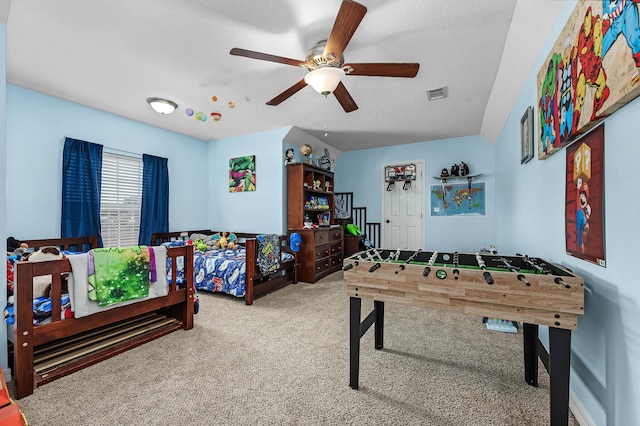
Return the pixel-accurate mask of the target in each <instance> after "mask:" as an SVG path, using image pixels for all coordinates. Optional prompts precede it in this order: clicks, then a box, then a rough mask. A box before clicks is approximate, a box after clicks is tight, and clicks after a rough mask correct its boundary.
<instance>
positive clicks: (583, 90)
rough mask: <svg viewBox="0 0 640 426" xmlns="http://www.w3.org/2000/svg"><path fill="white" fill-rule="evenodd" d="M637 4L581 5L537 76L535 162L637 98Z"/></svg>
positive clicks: (612, 0)
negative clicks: (536, 142)
mask: <svg viewBox="0 0 640 426" xmlns="http://www.w3.org/2000/svg"><path fill="white" fill-rule="evenodd" d="M638 7H640V4H639V3H638V1H637V0H603V1H601V2H596V1H587V0H579V1H578V3H577V5H576V7H575V9H574V11H573V13H572V14H571V16H570V17H569V19H568V21H567V23H566V25H565V27H564V29H563V30H562V32H561V33H560V36H559V37H558V40H557V41H556V43H555V45H554V46H553V48H552V50H551V52H550V53H549V56H548V57H547V59H546V61H545V62H544V63H543V66H542V69H541V70H540V72H539V73H538V81H537V83H538V89H537V90H538V92H537V99H538V117H539V119H538V122H539V125H538V135H537V140H538V159H541V160H542V159H545V158H548V157H549V156H550V155H552V154H553V153H555V152H557V151H558V150H560V149H562V148H563V147H564V146H566V145H568V144H570V143H572V142H573V141H575V140H576V139H577V138H578V137H579V136H580V135H582V134H584V133H586V132H587V131H588V130H590V129H592V128H593V127H595V126H596V125H597V124H598V123H599V122H600V121H602V120H603V119H604V118H605V117H606V116H608V115H611V114H613V113H614V112H615V111H617V110H618V109H620V108H622V107H623V106H624V105H626V104H627V103H629V102H630V101H631V100H633V99H634V98H636V97H637V96H638V95H640V24H639V22H638Z"/></svg>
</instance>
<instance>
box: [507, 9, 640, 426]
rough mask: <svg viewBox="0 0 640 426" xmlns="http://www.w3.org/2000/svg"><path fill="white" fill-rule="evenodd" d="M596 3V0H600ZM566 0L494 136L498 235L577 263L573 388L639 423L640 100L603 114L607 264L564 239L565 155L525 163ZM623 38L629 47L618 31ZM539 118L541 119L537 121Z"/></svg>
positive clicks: (606, 411) (597, 408)
mask: <svg viewBox="0 0 640 426" xmlns="http://www.w3.org/2000/svg"><path fill="white" fill-rule="evenodd" d="M598 3H599V2H598ZM575 4H576V2H575V1H568V2H566V4H565V7H564V9H563V14H562V16H561V17H560V18H559V20H558V22H557V23H556V26H555V28H554V30H553V32H552V34H551V35H550V37H549V39H548V42H547V46H546V47H545V48H544V49H543V52H545V53H544V54H543V55H542V57H541V58H540V59H539V61H538V63H537V65H536V66H535V67H534V70H532V74H531V76H530V78H529V80H528V82H527V84H526V87H525V88H524V90H523V92H522V95H521V97H520V99H519V101H518V103H517V105H516V106H515V108H514V110H513V112H512V114H511V117H510V118H509V120H508V122H507V124H506V126H505V128H504V130H503V132H502V135H501V136H500V138H499V140H498V142H497V151H496V194H497V195H496V210H497V212H498V215H497V221H498V222H497V223H499V224H500V225H499V226H498V227H497V229H496V232H497V233H496V236H497V238H496V240H497V243H498V247H500V248H502V249H504V250H505V251H506V252H516V251H520V252H523V253H527V254H531V255H534V256H540V257H544V258H547V259H548V260H550V261H553V262H557V263H561V264H563V265H566V266H568V267H569V268H571V269H572V270H573V271H574V272H575V273H577V274H578V275H580V276H582V277H583V278H584V279H585V287H586V290H587V292H586V293H585V315H584V316H583V317H581V318H580V319H579V321H578V329H577V331H575V332H574V333H573V342H572V361H571V365H572V375H571V391H572V393H573V394H574V395H575V397H576V398H577V400H578V401H579V403H580V404H581V405H582V407H583V408H584V410H585V411H586V412H587V414H588V416H589V417H590V418H591V420H592V421H593V422H594V424H596V425H632V424H633V425H637V424H640V407H639V406H638V401H640V328H638V323H637V322H636V321H638V318H640V286H639V285H638V274H637V272H638V271H637V269H638V268H637V264H636V262H638V259H637V253H638V250H637V246H638V241H639V240H640V230H639V229H638V226H637V221H638V212H640V197H638V196H637V195H636V194H635V190H634V188H635V174H636V170H637V168H638V159H639V158H640V138H639V134H640V133H639V132H638V117H640V99H636V100H634V101H633V102H631V103H630V104H628V105H626V106H625V107H623V108H622V109H621V110H619V111H618V112H616V113H614V114H613V115H612V116H611V117H609V118H608V119H606V120H605V124H604V125H605V156H604V158H605V214H604V216H605V221H606V222H605V239H606V260H607V266H606V268H603V267H600V266H596V265H594V264H591V263H588V262H585V261H582V260H580V259H577V258H575V257H571V256H568V255H567V254H566V252H565V236H564V226H565V222H564V213H565V211H564V200H565V198H564V197H565V193H564V181H565V170H566V165H565V164H566V152H565V151H564V150H562V151H559V152H557V153H555V154H554V155H552V156H551V157H550V158H548V159H547V160H543V161H539V160H536V159H534V160H532V161H530V162H529V163H527V164H526V165H520V162H519V158H520V146H519V144H518V143H517V142H516V141H518V140H519V137H518V135H519V126H520V117H522V114H523V113H524V111H525V109H526V108H527V106H530V105H532V106H535V105H536V74H537V72H538V70H539V69H540V68H541V67H542V66H543V61H544V60H545V58H546V55H547V54H548V52H550V51H551V48H552V45H553V43H555V41H556V39H557V38H558V35H559V33H560V31H561V30H562V28H563V26H564V24H565V22H566V20H567V19H568V17H569V15H570V14H571V12H572V11H573V9H574V7H575ZM617 42H618V43H624V42H625V41H624V39H623V38H622V37H621V39H620V40H618V41H617ZM537 120H538V118H537V117H536V122H537Z"/></svg>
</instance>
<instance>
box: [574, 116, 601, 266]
mask: <svg viewBox="0 0 640 426" xmlns="http://www.w3.org/2000/svg"><path fill="white" fill-rule="evenodd" d="M604 200H605V194H604V124H601V125H599V126H598V127H596V128H595V129H593V130H592V131H590V132H589V133H587V134H586V135H584V136H583V137H582V138H580V139H578V140H577V141H576V142H575V143H572V144H571V145H569V146H568V147H567V173H566V178H565V239H566V246H567V253H568V254H570V255H571V256H574V257H578V258H580V259H583V260H586V261H587V262H592V263H595V264H597V265H600V266H602V267H606V262H605V238H604V237H605V233H604V223H605V222H604Z"/></svg>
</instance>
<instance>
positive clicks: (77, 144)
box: [60, 138, 102, 247]
mask: <svg viewBox="0 0 640 426" xmlns="http://www.w3.org/2000/svg"><path fill="white" fill-rule="evenodd" d="M101 180H102V145H98V144H95V143H91V142H85V141H81V140H77V139H71V138H65V141H64V151H63V153H62V228H61V231H60V236H61V237H62V238H66V237H84V236H90V235H98V237H99V241H98V242H99V244H100V247H102V237H101V236H100V232H101V229H100V188H101V185H102V182H101Z"/></svg>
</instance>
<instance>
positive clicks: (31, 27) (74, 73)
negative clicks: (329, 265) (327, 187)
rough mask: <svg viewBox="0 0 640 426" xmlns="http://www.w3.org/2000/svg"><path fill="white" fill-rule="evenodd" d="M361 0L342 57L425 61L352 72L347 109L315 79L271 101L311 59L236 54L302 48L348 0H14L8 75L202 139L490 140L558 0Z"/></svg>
mask: <svg viewBox="0 0 640 426" xmlns="http://www.w3.org/2000/svg"><path fill="white" fill-rule="evenodd" d="M3 1H5V0H3ZM360 2H361V3H362V4H364V5H365V6H366V7H367V8H368V12H367V14H366V15H365V17H364V19H363V20H362V22H361V24H360V26H359V27H358V29H357V31H356V33H355V35H354V36H353V38H352V39H351V41H350V43H349V44H348V46H347V47H346V49H345V51H344V56H345V59H346V62H418V63H420V70H419V72H418V75H417V76H416V77H415V78H412V79H408V78H388V77H364V76H346V77H345V78H344V80H343V82H344V85H345V87H346V88H347V90H348V91H349V93H350V94H351V96H352V97H353V99H354V101H355V102H356V103H357V105H358V106H359V108H358V109H357V110H356V111H354V112H351V113H345V112H344V110H343V109H342V108H341V106H340V104H339V103H338V102H337V101H336V99H335V97H334V96H333V95H329V96H328V97H327V98H325V97H324V96H322V95H319V94H318V93H316V92H315V91H314V90H313V89H312V88H311V87H305V88H304V89H302V90H301V91H299V92H298V93H296V94H295V95H293V96H292V97H291V98H289V99H287V100H286V101H284V102H283V103H281V104H280V105H279V106H268V105H265V103H266V102H267V101H268V100H270V99H272V98H273V97H275V96H276V95H278V94H280V93H281V92H282V91H284V90H285V89H287V88H288V87H290V86H291V85H293V84H294V83H296V82H297V81H299V80H300V79H301V78H303V77H304V74H305V73H306V70H305V69H303V68H299V67H293V66H288V65H283V64H278V63H273V62H265V61H259V60H255V59H248V58H244V57H239V56H232V55H230V54H229V51H230V50H231V48H233V47H239V48H244V49H249V50H254V51H259V52H264V53H269V54H273V55H278V56H284V57H288V58H293V59H300V60H304V59H305V54H306V52H307V50H308V49H309V48H311V47H312V46H313V45H314V44H315V43H316V42H317V41H319V40H321V39H324V38H327V37H328V35H329V33H330V31H331V28H332V26H333V22H334V19H335V17H336V14H337V12H338V9H339V8H340V4H341V1H340V0H325V1H318V0H314V1H311V0H275V1H268V2H267V1H264V0H260V1H256V0H246V1H238V0H136V1H130V0H129V1H127V0H111V1H101V0H65V1H59V2H53V1H50V0H29V1H17V0H13V1H12V2H11V4H10V9H9V14H8V19H7V82H8V83H10V84H14V85H17V86H21V87H25V88H28V89H32V90H35V91H38V92H42V93H45V94H49V95H52V96H56V97H59V98H62V99H66V100H69V101H72V102H76V103H79V104H82V105H87V106H90V107H93V108H96V109H99V110H103V111H107V112H110V113H113V114H117V115H120V116H124V117H128V118H131V119H133V120H137V121H140V122H144V123H148V124H151V125H154V126H158V127H162V128H165V129H170V130H173V131H176V132H179V133H183V134H187V135H191V136H193V137H195V138H198V139H202V140H206V141H216V140H219V139H224V138H228V137H233V136H238V135H243V134H247V133H254V132H260V131H265V130H270V129H276V128H281V127H287V126H295V127H298V128H300V129H302V130H304V131H305V132H307V133H309V134H311V135H313V136H315V137H317V138H318V139H321V140H322V141H324V142H325V143H327V144H329V145H331V146H334V147H335V148H337V149H339V150H341V151H350V150H354V149H364V148H372V147H380V146H389V145H394V144H403V143H411V142H421V141H430V140H436V139H443V138H450V137H459V136H469V135H478V134H480V135H482V136H484V137H485V138H486V139H487V140H489V141H491V142H493V141H495V140H496V138H497V137H498V135H499V132H500V130H501V129H502V127H503V125H504V122H505V120H506V118H507V117H508V114H509V113H510V111H511V109H512V107H513V103H514V102H515V100H516V97H517V95H518V93H519V91H520V88H521V87H522V85H523V83H524V81H525V80H526V78H528V76H529V74H530V72H531V71H532V66H533V65H534V62H535V59H536V58H537V57H538V55H539V53H540V51H541V50H540V49H541V47H542V46H543V44H544V43H545V41H546V39H547V35H548V33H549V30H550V29H551V27H552V25H553V24H554V22H555V20H556V18H557V16H558V13H559V11H560V9H561V8H562V4H563V2H561V1H557V0H519V1H515V0H461V1H456V2H453V1H451V2H448V1H447V2H443V1H434V0H360ZM443 86H446V87H447V92H448V97H447V98H446V99H442V100H438V101H432V102H429V101H428V100H427V94H426V92H427V91H428V90H431V89H435V88H439V87H443ZM152 96H158V97H164V98H168V99H171V100H173V101H175V102H176V103H177V104H178V105H179V107H178V110H177V111H176V112H175V113H173V114H171V115H159V114H157V113H155V112H154V111H153V110H152V109H151V108H149V106H148V105H147V104H146V101H145V100H146V98H148V97H152ZM214 96H215V97H216V99H217V101H215V102H214V101H213V98H212V97H214ZM229 102H232V103H233V105H234V107H233V108H231V107H230V106H229ZM188 108H190V109H192V110H194V111H195V112H202V113H203V114H204V115H205V116H206V117H208V120H207V121H198V120H195V119H194V117H193V116H191V117H190V116H188V115H187V114H186V110H187V109H188ZM212 112H218V113H220V114H221V115H222V118H221V119H220V120H219V121H214V120H212V119H211V116H210V114H211V113H212ZM325 135H326V136H325Z"/></svg>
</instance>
